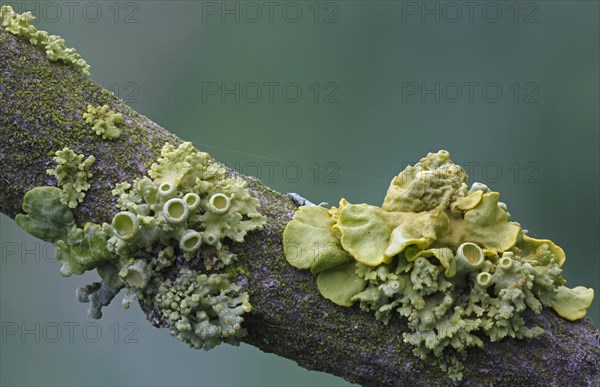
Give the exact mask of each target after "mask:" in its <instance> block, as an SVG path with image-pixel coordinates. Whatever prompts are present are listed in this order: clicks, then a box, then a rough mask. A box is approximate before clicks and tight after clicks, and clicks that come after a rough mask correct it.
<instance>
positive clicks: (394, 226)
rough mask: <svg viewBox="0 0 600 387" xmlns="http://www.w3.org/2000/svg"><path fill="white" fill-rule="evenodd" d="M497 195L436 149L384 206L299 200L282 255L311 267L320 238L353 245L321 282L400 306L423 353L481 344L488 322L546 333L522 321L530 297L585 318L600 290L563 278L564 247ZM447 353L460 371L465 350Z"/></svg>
mask: <svg viewBox="0 0 600 387" xmlns="http://www.w3.org/2000/svg"><path fill="white" fill-rule="evenodd" d="M499 196H500V195H499V194H498V193H497V192H491V191H490V190H489V188H488V187H486V186H485V185H483V184H480V183H474V184H473V185H472V186H471V188H470V189H469V188H468V186H467V175H466V174H465V172H464V170H463V169H462V168H461V167H460V166H458V165H455V164H454V163H452V161H451V160H450V155H449V153H448V152H446V151H440V152H438V153H435V154H431V153H430V154H429V155H428V156H427V157H425V158H424V159H422V160H421V161H420V162H419V163H418V164H417V165H415V166H414V167H413V166H409V167H407V168H406V169H405V170H404V171H402V172H401V173H400V174H399V175H398V176H397V177H395V178H394V179H393V180H392V183H391V184H390V187H389V189H388V193H387V195H386V197H385V199H384V202H383V205H382V207H377V206H372V205H367V204H351V203H348V202H347V201H346V200H345V199H342V200H341V201H340V204H339V206H338V207H333V208H331V209H329V211H327V212H326V211H325V209H324V208H322V207H300V208H299V209H298V211H297V213H296V215H295V216H294V220H292V221H291V222H290V223H289V224H288V225H287V227H286V230H285V231H284V240H283V241H284V250H285V253H286V258H287V260H288V262H289V263H290V264H291V265H293V266H295V267H297V268H302V269H308V268H311V269H314V266H315V265H316V264H317V263H318V258H319V255H318V254H316V253H314V251H317V252H318V251H319V249H318V246H319V245H320V246H321V247H322V246H324V245H328V246H332V247H334V248H333V249H331V251H330V252H329V254H330V255H332V256H335V257H346V256H347V255H350V256H351V257H352V258H353V260H351V261H348V260H346V259H339V263H338V264H337V266H335V265H332V267H330V268H329V269H328V270H324V271H321V270H319V271H318V273H319V274H318V278H317V285H318V288H319V291H320V292H321V294H322V295H323V296H324V297H326V298H328V299H330V300H331V301H333V302H335V303H336V304H338V305H342V306H350V305H352V304H353V303H355V302H358V303H359V305H360V307H361V309H363V310H366V311H373V312H375V316H376V318H377V319H378V320H381V321H383V322H384V323H387V322H388V321H389V320H390V318H391V317H392V314H393V313H394V312H396V313H398V314H399V315H401V316H403V317H405V318H406V319H407V320H408V327H409V329H410V331H409V332H406V333H404V334H403V336H404V341H405V342H407V343H409V344H411V345H412V346H413V347H414V352H415V354H416V355H418V356H421V357H425V356H427V355H429V354H434V355H435V356H438V357H440V356H442V355H444V354H445V353H446V351H445V350H446V349H447V348H452V349H454V350H456V351H458V352H459V353H461V352H463V351H465V350H466V349H467V348H469V347H482V346H483V341H482V340H481V338H480V335H481V334H484V335H487V336H488V337H489V338H490V340H492V341H496V340H501V339H503V338H505V337H514V338H525V337H536V336H539V335H540V334H542V333H543V332H544V331H543V329H542V328H540V327H535V326H534V327H528V326H526V325H525V320H524V319H523V312H524V311H525V310H527V309H529V310H531V311H533V312H534V313H540V312H541V310H542V307H543V306H547V307H552V308H554V310H555V311H556V312H557V313H558V314H559V315H560V316H562V317H564V318H567V319H570V320H576V319H580V318H583V317H584V316H585V313H586V310H587V309H588V308H589V307H590V305H591V302H592V300H593V296H594V292H593V290H592V289H587V288H584V287H576V288H574V289H569V288H566V287H565V286H563V285H564V283H565V280H564V278H563V277H562V270H561V268H560V267H561V266H562V264H563V263H564V261H565V254H564V251H563V250H562V249H561V248H560V247H558V246H557V245H555V244H554V243H552V242H551V241H548V240H542V239H534V238H530V237H528V236H527V235H526V234H525V232H524V231H523V230H522V228H521V226H520V225H519V224H518V223H516V222H512V221H510V215H509V214H508V211H507V209H506V205H505V204H503V203H500V202H499V201H498V200H499ZM314 245H316V246H317V247H316V248H313V249H312V250H309V249H308V247H310V246H314ZM306 251H310V253H307V252H306ZM299 252H300V253H299ZM328 261H329V262H337V261H335V260H332V259H329V260H328ZM313 271H314V270H313ZM447 360H448V359H447ZM446 363H448V364H449V365H448V364H446ZM446 363H443V364H442V368H443V369H445V370H446V371H447V372H448V373H449V374H450V376H451V377H452V378H454V379H456V380H458V379H460V378H461V376H462V374H461V369H462V365H461V364H460V361H458V360H457V359H451V360H448V361H447V362H446Z"/></svg>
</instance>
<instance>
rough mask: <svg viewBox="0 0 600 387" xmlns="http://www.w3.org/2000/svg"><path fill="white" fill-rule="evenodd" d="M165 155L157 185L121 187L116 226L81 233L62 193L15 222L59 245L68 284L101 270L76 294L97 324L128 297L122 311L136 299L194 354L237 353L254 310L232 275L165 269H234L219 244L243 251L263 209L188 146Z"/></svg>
mask: <svg viewBox="0 0 600 387" xmlns="http://www.w3.org/2000/svg"><path fill="white" fill-rule="evenodd" d="M161 154H162V157H161V158H160V159H159V160H158V161H157V162H156V163H155V164H153V165H152V167H151V169H150V171H149V175H150V177H147V176H145V177H142V178H139V179H136V180H134V181H133V182H123V183H119V184H117V185H116V186H115V188H114V190H113V195H115V196H117V208H118V209H119V210H120V211H119V212H117V213H116V214H115V215H114V217H113V219H112V222H111V224H107V223H105V224H102V225H98V224H94V223H86V224H85V225H84V227H83V229H80V228H78V227H77V225H76V224H75V220H74V218H73V214H72V213H71V210H70V209H69V208H68V207H67V206H66V205H64V204H62V203H61V201H60V197H61V190H60V189H58V188H56V187H38V188H35V189H33V190H31V191H29V192H27V193H26V194H25V197H24V200H23V209H24V211H25V212H26V214H19V215H17V217H16V220H17V223H18V224H19V226H21V227H22V228H24V229H25V230H26V231H28V232H30V233H31V234H32V235H34V236H37V237H39V238H41V239H44V240H46V241H48V242H51V243H55V244H56V246H57V258H58V260H59V261H60V262H61V263H62V264H63V267H62V268H61V273H62V274H63V275H65V276H68V275H71V274H82V273H83V272H85V271H87V270H92V269H96V270H97V272H98V274H99V275H100V277H101V279H102V282H101V283H93V284H91V285H87V286H84V287H82V288H80V289H78V291H77V297H78V299H79V300H80V301H81V302H87V303H89V304H90V308H89V310H88V314H89V315H90V316H92V317H94V318H99V317H100V316H101V315H102V311H101V309H102V307H103V306H106V305H108V304H109V303H110V301H111V300H112V299H113V298H114V296H115V295H116V294H117V293H118V292H119V290H120V289H122V288H127V292H126V294H125V297H124V299H123V306H125V307H128V306H129V305H130V304H131V303H132V302H133V301H134V300H135V299H136V298H138V299H143V300H144V301H145V302H146V303H148V304H151V305H154V307H155V308H156V309H157V310H158V311H159V313H160V314H161V315H162V317H163V319H164V320H163V321H164V322H165V323H166V325H167V326H168V327H169V329H170V330H171V332H172V333H173V335H175V336H176V337H177V338H178V339H180V340H182V341H184V342H186V343H188V344H189V345H191V346H193V347H195V348H204V349H210V348H212V347H214V346H215V345H216V344H218V343H220V342H221V341H224V342H227V343H231V344H236V343H238V342H239V338H240V337H242V336H243V334H244V333H245V332H244V330H243V329H242V328H241V323H242V321H243V318H242V315H243V314H244V313H245V312H248V311H250V309H251V307H250V303H249V298H248V294H247V293H241V292H240V288H239V287H238V286H237V285H235V284H234V283H231V282H230V281H229V279H228V278H227V275H226V274H211V275H207V274H205V273H201V272H196V271H190V270H188V269H185V268H184V269H179V271H178V272H176V273H170V272H167V271H166V270H168V268H170V267H172V266H174V264H175V263H176V262H181V261H182V260H185V261H188V262H190V263H191V264H193V265H194V267H197V266H198V265H200V267H201V266H202V265H203V266H204V268H205V269H206V270H211V269H215V268H219V269H221V268H223V267H225V266H226V265H228V264H230V263H231V262H232V261H233V260H234V259H235V258H236V257H235V255H234V254H233V253H231V252H230V251H229V250H228V249H227V248H226V245H224V244H223V243H222V242H223V241H224V240H225V239H228V240H229V241H230V242H231V243H233V242H238V243H239V242H243V240H244V237H245V236H246V234H247V233H248V232H250V231H252V230H256V229H260V228H262V227H263V225H264V224H265V218H264V217H263V216H262V215H261V214H260V213H259V212H258V211H257V209H256V208H257V206H258V200H257V199H255V198H253V197H252V195H251V194H250V191H249V190H248V187H247V183H246V182H245V181H244V180H242V179H239V178H234V177H227V176H226V175H225V170H224V169H223V168H222V167H220V166H219V165H218V164H216V163H215V162H214V161H213V160H212V159H211V158H210V156H209V155H208V154H206V153H203V152H199V151H198V150H197V149H195V148H194V147H193V146H192V144H191V143H183V144H181V145H180V146H179V147H174V146H172V145H170V144H166V145H165V146H164V147H163V150H162V153H161ZM173 274H175V275H176V276H177V279H176V280H174V281H173V280H171V279H169V278H172V275H173Z"/></svg>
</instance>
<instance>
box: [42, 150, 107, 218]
mask: <svg viewBox="0 0 600 387" xmlns="http://www.w3.org/2000/svg"><path fill="white" fill-rule="evenodd" d="M83 157H84V155H83V154H77V153H75V152H73V151H72V150H71V149H69V148H67V147H65V148H63V149H62V150H59V151H56V153H55V156H54V159H53V160H54V162H55V163H56V167H55V168H52V169H48V170H46V173H48V174H49V175H51V176H55V177H56V180H57V184H58V186H59V187H62V192H61V195H60V202H61V203H62V204H64V205H67V206H69V207H70V208H75V207H77V204H78V203H81V202H82V201H83V198H84V197H85V191H87V190H88V189H89V188H90V184H89V183H88V181H87V179H88V178H90V177H92V173H91V172H90V167H91V166H92V164H93V163H94V161H96V159H95V158H94V156H88V157H87V158H86V159H85V160H84V159H83Z"/></svg>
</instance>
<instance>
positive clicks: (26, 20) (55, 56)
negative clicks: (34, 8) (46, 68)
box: [0, 5, 90, 75]
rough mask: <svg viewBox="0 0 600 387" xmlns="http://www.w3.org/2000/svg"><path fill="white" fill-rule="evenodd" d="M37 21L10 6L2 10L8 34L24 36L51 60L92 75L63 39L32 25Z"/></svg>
mask: <svg viewBox="0 0 600 387" xmlns="http://www.w3.org/2000/svg"><path fill="white" fill-rule="evenodd" d="M34 19H35V17H34V16H33V15H32V14H31V12H25V13H22V14H18V13H16V12H14V11H13V9H12V7H11V6H9V5H4V6H2V8H0V22H1V23H2V27H4V28H5V29H6V30H7V31H8V32H10V33H11V34H13V35H17V36H22V37H24V38H25V39H27V40H29V42H30V43H31V44H33V45H34V46H36V47H38V48H39V49H41V50H43V51H44V52H46V55H47V56H48V58H49V59H50V60H53V61H61V62H63V63H66V64H67V65H69V66H71V67H73V68H74V69H76V70H78V71H80V72H81V73H83V74H85V75H90V66H89V65H88V64H87V62H86V61H85V60H84V59H83V58H82V57H81V55H79V54H78V53H77V50H75V49H74V48H67V45H66V42H65V40H64V39H63V38H61V37H60V36H56V35H50V34H48V32H46V31H41V30H38V29H37V28H36V27H35V26H33V25H31V24H30V23H31V22H32V21H33V20H34Z"/></svg>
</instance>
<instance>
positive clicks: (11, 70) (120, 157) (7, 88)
mask: <svg viewBox="0 0 600 387" xmlns="http://www.w3.org/2000/svg"><path fill="white" fill-rule="evenodd" d="M88 103H93V104H94V105H102V104H109V105H112V106H115V107H116V109H117V110H118V111H119V112H121V113H122V114H123V116H124V117H125V123H126V126H127V129H125V130H124V131H123V134H122V138H121V139H120V140H118V141H114V142H112V141H104V140H101V139H100V138H99V137H98V136H96V135H95V134H93V133H92V132H91V131H90V130H89V129H86V127H85V126H84V122H83V120H82V118H81V117H82V113H83V112H84V110H85V109H86V106H87V104H88ZM166 141H169V142H171V143H173V144H178V143H180V142H181V140H180V139H178V138H177V137H176V136H174V135H172V134H170V133H168V132H167V131H166V130H164V129H163V128H161V127H159V126H158V125H157V124H155V123H153V122H152V121H150V120H149V119H148V118H146V117H144V116H143V115H141V114H139V113H137V112H135V111H134V110H133V109H131V108H130V107H128V106H127V105H125V104H124V103H123V101H121V100H118V99H117V98H116V97H115V96H114V95H113V94H112V93H110V92H108V91H106V90H104V89H103V88H102V87H100V86H98V85H96V84H95V83H94V82H92V81H91V80H90V79H88V78H87V77H85V76H83V75H81V74H79V73H77V72H75V71H74V70H72V69H70V68H69V67H67V66H65V65H63V64H61V63H57V62H49V61H48V60H47V59H46V56H45V54H44V53H42V52H40V51H39V50H37V49H35V48H33V47H32V46H31V45H30V44H29V43H28V42H26V41H24V40H22V39H19V38H16V37H14V36H13V35H11V34H9V33H7V32H6V31H4V30H3V29H1V28H0V211H2V212H3V213H4V214H6V215H8V216H10V217H14V216H15V214H17V213H19V212H20V208H21V198H22V197H23V194H24V193H25V192H26V191H28V190H29V189H31V188H33V187H36V186H40V185H54V184H55V180H54V178H52V177H50V176H48V175H47V174H46V173H45V171H46V169H47V168H49V167H50V166H51V164H52V154H53V152H54V151H56V150H57V149H61V148H62V147H64V146H69V147H70V148H72V149H74V150H76V151H77V152H79V153H84V154H85V155H86V156H87V155H89V154H93V155H94V156H95V157H96V163H95V164H94V176H93V178H92V181H91V183H92V188H91V189H90V190H89V191H88V193H87V195H86V198H85V200H84V202H83V203H81V204H80V205H79V206H78V207H77V209H76V210H75V214H76V218H77V220H78V222H79V223H80V224H82V223H83V222H84V221H93V222H97V223H101V222H106V221H109V219H110V217H111V214H112V213H114V211H115V209H114V201H113V198H112V197H111V194H110V190H111V189H112V187H113V186H114V184H115V183H118V182H121V181H125V180H131V179H133V178H135V177H139V176H141V175H142V174H144V173H145V172H146V171H147V169H148V167H149V166H150V164H151V163H152V161H153V160H155V159H156V158H157V157H158V155H159V153H160V148H161V147H162V146H163V144H164V143H165V142H166ZM231 173H233V172H231ZM247 180H248V181H249V183H250V186H251V189H252V190H253V193H254V194H255V195H256V196H257V197H258V198H259V199H260V203H261V212H262V213H263V214H264V215H265V216H266V217H267V219H268V224H267V226H266V227H265V229H264V230H262V231H259V232H253V233H251V234H250V235H248V236H247V238H246V242H244V243H243V244H241V245H234V246H232V247H233V248H234V250H235V252H236V253H237V254H238V255H239V256H240V257H241V259H239V260H238V262H239V263H238V267H237V268H235V269H236V271H237V272H238V273H241V274H240V276H239V277H238V278H239V279H238V283H240V284H241V285H243V287H244V289H245V290H247V291H248V292H249V294H250V299H251V302H252V305H253V307H254V310H253V312H252V313H250V314H248V315H247V318H246V321H245V323H244V324H245V327H246V328H247V330H248V336H247V337H246V338H245V339H244V341H245V342H247V343H249V344H252V345H254V346H256V347H258V348H260V349H261V350H263V351H266V352H273V353H276V354H278V355H281V356H284V357H287V358H290V359H292V360H295V361H296V362H298V364H300V365H301V366H302V367H305V368H307V369H312V370H319V371H324V372H328V373H331V374H334V375H338V376H341V377H343V378H344V379H346V380H348V381H350V382H355V383H360V384H364V385H399V386H431V385H451V384H452V382H451V381H450V380H449V378H448V376H447V375H446V374H445V373H443V372H442V371H440V370H439V369H438V367H437V366H436V365H435V362H432V361H431V360H419V359H417V358H415V356H413V355H412V348H411V347H410V346H408V345H406V344H404V343H403V341H402V336H401V334H402V332H403V331H405V330H406V324H405V322H404V321H403V320H401V319H400V318H394V319H392V321H391V322H390V324H389V325H387V326H385V325H384V324H382V323H381V322H378V321H376V320H375V319H374V316H373V315H372V314H371V313H365V312H361V311H360V310H359V308H358V307H357V306H355V307H352V308H344V307H340V306H336V305H334V304H333V303H331V302H329V301H327V300H325V299H324V298H323V297H322V296H321V295H320V294H319V293H318V291H317V288H316V284H315V278H314V276H313V275H312V274H310V272H309V271H303V270H297V269H294V268H293V267H291V266H289V265H288V264H287V263H286V261H285V257H284V254H283V249H282V244H281V235H282V232H283V229H284V227H285V225H286V223H287V222H288V221H289V220H290V219H291V217H292V215H293V213H294V210H295V208H296V205H295V204H294V203H293V202H292V201H291V200H290V199H289V198H288V197H286V196H283V195H281V194H279V193H277V192H274V191H272V190H271V189H269V188H268V187H265V186H264V185H262V184H261V183H260V182H259V181H257V180H255V179H252V178H247ZM144 311H145V312H146V314H147V316H148V318H149V320H150V321H151V322H152V323H154V324H155V325H157V326H160V325H161V321H160V319H158V318H157V317H156V316H157V314H156V313H155V311H153V310H152V309H151V308H148V307H144ZM528 321H529V323H530V324H537V325H540V326H541V327H543V328H544V329H546V333H545V334H544V335H542V336H541V337H539V338H537V339H532V340H512V339H506V340H502V341H501V342H496V343H489V342H487V341H486V346H485V349H483V350H470V351H469V353H468V358H467V360H466V363H465V364H466V369H465V371H464V381H463V382H462V383H461V384H463V385H469V386H479V385H486V386H487V385H490V384H494V385H521V386H522V385H544V386H547V385H556V386H586V385H587V386H598V385H600V332H599V331H598V330H597V329H596V328H595V327H594V325H593V323H592V321H591V320H590V319H589V318H586V319H583V320H581V321H578V322H574V323H573V322H568V321H566V320H564V319H561V318H559V317H558V316H557V315H556V314H555V313H554V312H553V311H551V310H548V309H545V310H544V311H543V313H542V314H541V315H539V316H529V317H528ZM182 345H183V344H182Z"/></svg>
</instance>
